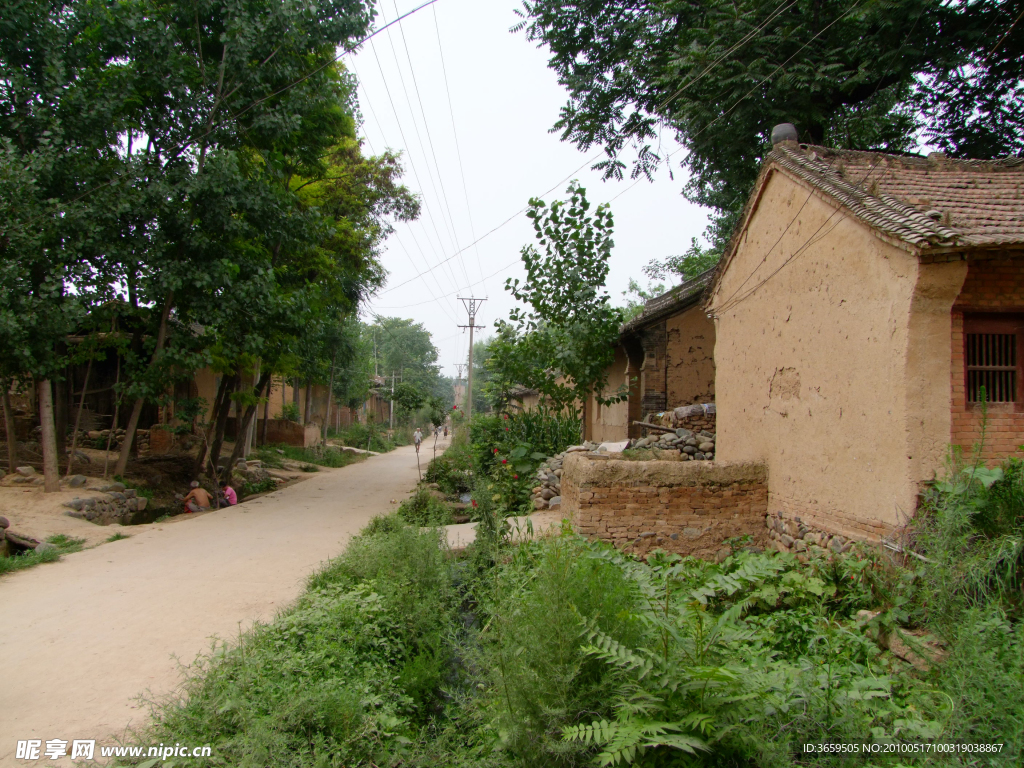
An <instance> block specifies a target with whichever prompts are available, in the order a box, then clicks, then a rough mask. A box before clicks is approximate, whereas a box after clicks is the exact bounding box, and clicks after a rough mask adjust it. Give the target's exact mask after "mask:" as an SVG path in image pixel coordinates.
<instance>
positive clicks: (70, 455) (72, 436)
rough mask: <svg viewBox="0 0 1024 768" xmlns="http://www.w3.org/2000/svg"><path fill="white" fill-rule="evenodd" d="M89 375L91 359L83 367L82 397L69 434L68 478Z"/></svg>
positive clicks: (76, 444) (73, 459)
mask: <svg viewBox="0 0 1024 768" xmlns="http://www.w3.org/2000/svg"><path fill="white" fill-rule="evenodd" d="M90 373H92V358H91V357H90V358H89V364H88V365H86V366H85V381H83V382H82V397H81V398H80V399H79V401H78V413H76V414H75V431H74V432H73V433H72V434H71V450H70V451H69V452H68V472H67V476H68V477H70V476H71V465H72V464H74V463H75V449H76V448H77V447H78V428H79V427H80V426H81V425H82V408H84V407H85V393H86V391H87V390H88V389H89V374H90ZM72 383H73V382H72Z"/></svg>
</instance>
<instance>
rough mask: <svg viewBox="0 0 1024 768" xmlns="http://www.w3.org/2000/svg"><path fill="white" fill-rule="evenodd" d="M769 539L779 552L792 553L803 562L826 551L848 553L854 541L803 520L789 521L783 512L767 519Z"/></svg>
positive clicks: (771, 515) (797, 518)
mask: <svg viewBox="0 0 1024 768" xmlns="http://www.w3.org/2000/svg"><path fill="white" fill-rule="evenodd" d="M765 527H766V528H767V529H768V538H769V539H771V541H772V545H773V546H774V547H775V549H777V550H778V551H779V552H792V553H794V554H795V555H796V556H797V557H798V558H800V559H801V560H803V559H804V558H805V557H806V556H807V555H820V554H823V553H824V552H825V550H831V551H832V552H835V553H836V554H840V553H843V552H848V551H849V550H850V547H852V546H853V541H854V540H853V539H849V538H847V537H845V536H840V535H839V534H833V533H830V532H829V531H824V530H821V529H819V528H814V527H813V526H809V525H807V523H805V522H804V521H803V520H802V519H801V518H799V517H795V518H792V519H788V518H785V517H783V516H782V513H781V512H773V513H772V514H770V515H768V516H767V517H766V518H765Z"/></svg>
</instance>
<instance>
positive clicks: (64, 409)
mask: <svg viewBox="0 0 1024 768" xmlns="http://www.w3.org/2000/svg"><path fill="white" fill-rule="evenodd" d="M61 346H63V345H61ZM65 354H66V352H65ZM68 394H69V393H68V387H67V384H66V383H65V382H63V381H55V382H53V422H54V439H55V440H56V443H57V456H58V457H61V456H63V455H64V454H65V453H66V452H67V448H68ZM57 475H58V477H59V476H60V469H58V470H57Z"/></svg>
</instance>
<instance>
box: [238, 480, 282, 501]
mask: <svg viewBox="0 0 1024 768" xmlns="http://www.w3.org/2000/svg"><path fill="white" fill-rule="evenodd" d="M276 489H277V481H276V480H275V479H274V478H272V477H265V478H263V479H262V480H257V481H255V482H251V483H246V484H245V485H243V486H242V496H243V497H245V496H254V495H255V494H257V493H269V492H270V491H273V490H276Z"/></svg>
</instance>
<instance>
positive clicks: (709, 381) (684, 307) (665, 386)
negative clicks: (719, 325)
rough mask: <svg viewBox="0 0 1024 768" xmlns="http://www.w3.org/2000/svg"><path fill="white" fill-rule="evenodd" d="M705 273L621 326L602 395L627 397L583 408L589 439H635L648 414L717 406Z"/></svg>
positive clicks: (707, 274)
mask: <svg viewBox="0 0 1024 768" xmlns="http://www.w3.org/2000/svg"><path fill="white" fill-rule="evenodd" d="M713 274H714V270H708V271H707V272H705V273H704V274H702V275H698V276H697V277H695V278H694V279H692V280H687V281H686V282H684V283H682V284H681V285H679V286H676V287H675V288H673V289H672V290H670V291H667V292H666V293H664V294H662V295H661V296H658V297H656V298H653V299H651V300H650V301H648V302H647V303H646V304H645V305H644V309H643V312H641V313H640V314H639V315H638V316H637V317H635V318H633V319H632V320H630V321H629V322H628V323H626V324H625V325H623V326H622V330H621V333H620V335H619V346H618V347H617V348H616V350H615V361H614V362H613V363H612V365H611V366H610V368H609V370H608V387H607V389H606V393H611V392H615V391H617V390H618V389H620V388H621V387H623V386H628V387H629V398H628V399H627V400H625V401H623V402H620V403H615V404H614V405H608V406H602V405H600V404H599V403H598V402H597V398H596V397H591V398H590V399H589V401H588V402H587V404H586V412H585V415H584V424H585V435H586V437H587V439H589V440H596V441H599V442H600V441H605V440H610V441H619V440H625V439H626V438H627V437H639V436H640V430H641V429H642V428H641V427H635V426H632V422H634V421H641V420H643V419H644V418H645V417H646V416H648V415H649V414H651V413H659V412H662V411H665V410H667V409H670V408H676V407H678V406H681V405H691V404H693V403H713V402H715V326H714V323H713V322H712V321H711V319H710V318H709V317H708V315H707V313H706V312H705V310H704V309H703V308H702V306H701V304H702V302H703V300H704V297H705V291H706V289H707V287H708V286H709V284H710V283H711V279H712V277H713Z"/></svg>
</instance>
